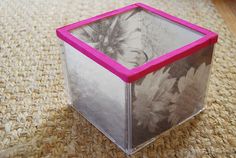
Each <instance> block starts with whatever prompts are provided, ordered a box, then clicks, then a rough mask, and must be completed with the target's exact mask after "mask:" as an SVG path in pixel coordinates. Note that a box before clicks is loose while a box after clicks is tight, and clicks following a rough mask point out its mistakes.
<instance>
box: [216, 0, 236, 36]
mask: <svg viewBox="0 0 236 158" xmlns="http://www.w3.org/2000/svg"><path fill="white" fill-rule="evenodd" d="M212 2H213V3H214V4H215V6H216V8H217V9H218V11H219V12H220V14H221V16H222V18H223V19H224V21H225V23H226V24H227V25H228V27H229V29H230V30H231V32H232V34H234V35H235V37H236V0H212Z"/></svg>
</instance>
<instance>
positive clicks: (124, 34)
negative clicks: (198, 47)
mask: <svg viewBox="0 0 236 158" xmlns="http://www.w3.org/2000/svg"><path fill="white" fill-rule="evenodd" d="M72 34H73V35H74V36H76V37H77V38H79V39H81V40H83V41H84V42H86V43H87V44H89V45H90V46H92V47H94V48H96V49H98V50H99V51H101V52H103V53H105V54H106V55H108V56H109V57H111V58H112V59H114V60H116V61H117V62H119V63H120V64H122V65H124V66H126V67H127V68H134V67H137V66H140V65H142V64H144V63H146V62H147V61H149V60H151V59H153V58H155V57H158V56H161V55H163V54H165V53H168V52H170V51H172V50H175V49H177V48H179V47H181V46H184V45H186V44H189V43H190V42H192V41H194V40H197V39H199V38H200V37H201V35H198V34H196V33H193V32H190V31H188V30H186V29H185V28H182V27H179V26H177V25H175V24H173V23H171V22H169V21H167V20H164V19H163V18H161V17H158V16H157V15H154V14H152V13H150V12H147V11H144V10H142V9H134V10H132V11H128V12H126V13H123V14H119V15H116V16H113V17H110V18H107V19H104V20H99V21H96V22H93V23H91V24H88V25H85V26H83V27H81V28H77V29H75V30H72Z"/></svg>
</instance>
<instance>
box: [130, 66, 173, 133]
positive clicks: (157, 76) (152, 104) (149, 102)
mask: <svg viewBox="0 0 236 158" xmlns="http://www.w3.org/2000/svg"><path fill="white" fill-rule="evenodd" d="M169 77H170V74H169V69H168V70H166V71H164V68H162V69H161V70H159V71H157V72H155V73H152V74H149V75H148V76H147V77H145V79H144V80H143V82H142V84H141V85H137V86H135V95H136V98H137V99H136V100H135V101H134V103H133V104H134V110H133V114H134V117H135V119H136V120H137V122H138V126H139V125H142V126H143V127H144V128H146V127H147V128H148V129H149V131H151V132H154V131H155V130H156V128H158V126H157V123H158V122H160V121H162V120H163V119H165V118H166V116H165V115H164V112H165V111H168V105H169V103H170V100H171V98H172V96H173V94H172V87H173V85H174V83H175V78H169ZM147 92H149V93H147Z"/></svg>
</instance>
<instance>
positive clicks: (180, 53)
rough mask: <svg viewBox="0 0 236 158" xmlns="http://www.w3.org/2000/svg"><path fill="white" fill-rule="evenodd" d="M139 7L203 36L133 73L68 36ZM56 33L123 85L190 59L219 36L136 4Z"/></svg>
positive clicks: (68, 26)
mask: <svg viewBox="0 0 236 158" xmlns="http://www.w3.org/2000/svg"><path fill="white" fill-rule="evenodd" d="M138 7H141V8H142V9H144V10H147V11H149V12H152V13H154V14H157V15H159V16H162V17H164V18H166V19H169V20H171V21H173V22H175V23H178V24H181V25H183V26H186V27H188V28H190V29H192V30H195V31H197V32H199V33H202V34H203V35H204V36H203V37H202V38H200V39H199V40H196V41H194V42H192V43H190V44H188V45H185V46H183V47H181V48H179V49H176V50H174V51H171V52H169V53H166V54H164V55H162V56H160V57H157V58H154V59H152V60H151V61H148V62H147V63H145V64H143V65H140V66H138V67H135V68H133V69H128V68H126V67H124V66H123V65H121V64H119V63H118V62H117V61H115V60H113V59H112V58H110V57H108V56H107V55H106V54H104V53H102V52H100V51H99V50H96V49H95V48H92V47H91V46H89V45H88V44H86V43H85V42H83V41H81V40H79V39H78V38H76V37H75V36H73V35H72V34H71V33H70V31H71V30H73V29H75V28H78V27H80V26H83V25H86V24H89V23H92V22H94V21H97V20H101V19H103V18H108V17H111V16H114V15H117V14H121V13H124V12H127V11H129V10H132V9H134V8H138ZM56 33H57V36H58V37H59V38H60V39H62V40H63V41H65V42H66V43H68V44H70V45H71V46H73V47H74V48H75V49H77V50H79V51H80V52H81V53H83V54H84V55H86V56H87V57H89V58H91V59H92V60H94V61H95V62H97V63H98V64H100V65H101V66H103V67H104V68H106V69H108V70H109V71H111V72H112V73H114V74H115V75H117V76H118V77H120V78H121V79H122V80H123V81H125V82H133V81H135V80H138V79H140V78H142V77H143V76H145V75H146V74H148V73H151V72H153V71H156V70H158V69H160V68H162V67H163V66H165V65H168V64H170V63H172V62H174V61H176V60H179V59H181V58H184V57H186V56H188V55H191V54H193V53H194V52H196V51H198V50H199V49H201V48H203V47H206V46H208V45H212V44H214V43H216V42H217V39H218V35H217V34H216V33H214V32H211V31H209V30H207V29H205V28H202V27H200V26H197V25H194V24H191V23H189V22H187V21H184V20H182V19H179V18H177V17H174V16H172V15H169V14H167V13H165V12H163V11H160V10H157V9H155V8H152V7H150V6H147V5H145V4H142V3H135V4H132V5H129V6H126V7H123V8H120V9H117V10H114V11H110V12H107V13H104V14H101V15H98V16H95V17H92V18H89V19H86V20H83V21H80V22H76V23H73V24H70V25H67V26H64V27H61V28H58V29H57V30H56Z"/></svg>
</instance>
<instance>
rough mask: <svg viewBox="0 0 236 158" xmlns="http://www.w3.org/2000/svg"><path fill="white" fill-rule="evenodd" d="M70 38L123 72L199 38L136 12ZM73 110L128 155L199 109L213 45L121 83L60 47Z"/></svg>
mask: <svg viewBox="0 0 236 158" xmlns="http://www.w3.org/2000/svg"><path fill="white" fill-rule="evenodd" d="M71 34H72V35H73V36H75V37H77V38H78V39H80V40H82V41H84V42H85V43H87V44H88V45H90V46H91V47H94V48H96V49H97V50H99V51H100V52H101V53H104V54H106V55H107V56H109V57H110V58H112V59H113V60H115V61H117V62H118V63H120V64H122V65H123V66H125V67H126V68H128V69H133V68H135V67H137V66H141V65H143V64H145V63H146V62H148V61H150V60H153V59H155V58H157V57H159V56H161V55H164V54H166V53H168V52H170V51H173V50H175V49H178V48H180V47H183V46H185V45H187V44H190V43H191V42H194V41H196V40H198V39H200V38H201V37H203V35H202V34H200V33H198V32H196V31H193V30H191V29H189V28H186V27H184V26H181V25H179V24H176V23H173V22H171V21H169V20H166V19H164V18H162V17H160V16H158V15H154V14H152V13H150V12H148V11H145V10H142V9H140V8H138V9H133V10H131V11H128V12H126V13H123V14H119V15H116V16H113V17H110V18H106V19H103V20H99V21H96V22H93V23H91V24H88V25H85V26H83V27H80V28H77V29H75V30H72V31H71ZM64 47H65V49H64V50H65V51H64V54H63V58H64V61H65V68H66V69H65V70H66V71H65V75H66V78H67V87H68V93H69V95H70V100H71V102H72V104H73V106H74V108H75V109H76V110H77V111H79V112H80V113H81V114H82V115H83V116H84V117H85V118H86V119H87V120H88V121H90V122H91V123H92V124H93V125H94V126H96V127H97V128H98V129H99V130H100V131H101V132H103V133H104V134H105V135H106V136H107V137H108V138H110V139H111V140H112V141H113V142H114V143H116V144H117V145H118V146H119V147H120V148H121V149H122V150H123V151H125V152H126V153H128V154H130V153H133V152H134V151H136V150H138V149H140V148H141V147H143V146H144V145H146V144H148V143H149V142H151V141H152V140H154V139H153V138H156V137H157V136H158V135H160V134H161V133H163V132H164V131H166V130H168V129H171V128H172V127H173V126H176V125H178V124H180V123H182V122H183V121H185V120H187V119H189V118H191V117H192V116H194V115H195V114H197V113H198V112H200V111H201V110H202V109H203V108H204V97H205V94H206V89H207V81H208V77H209V71H210V64H211V59H212V53H213V45H211V46H208V47H205V48H203V49H201V50H199V51H197V52H194V53H193V54H192V55H190V56H187V57H185V58H182V59H180V60H176V61H174V62H173V63H171V64H169V65H166V66H165V67H163V68H161V69H159V70H156V71H154V72H152V73H149V74H147V75H146V76H144V77H142V78H140V79H138V80H136V81H134V82H132V83H126V82H124V81H123V80H121V79H120V78H119V77H117V76H116V75H114V74H113V73H112V72H110V71H109V70H107V69H105V68H104V67H102V66H101V65H99V64H97V63H96V62H94V61H93V60H92V59H90V58H88V57H86V56H85V55H84V54H83V53H81V52H79V51H78V50H76V49H74V48H73V47H72V46H70V45H69V44H67V43H64Z"/></svg>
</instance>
